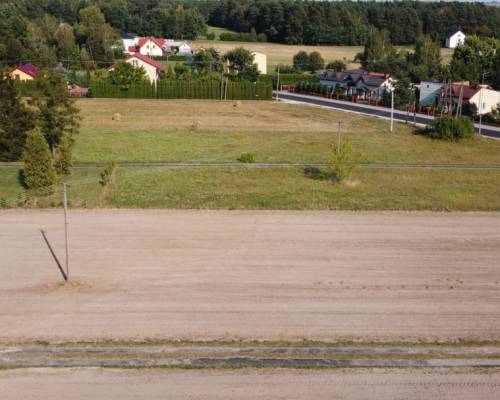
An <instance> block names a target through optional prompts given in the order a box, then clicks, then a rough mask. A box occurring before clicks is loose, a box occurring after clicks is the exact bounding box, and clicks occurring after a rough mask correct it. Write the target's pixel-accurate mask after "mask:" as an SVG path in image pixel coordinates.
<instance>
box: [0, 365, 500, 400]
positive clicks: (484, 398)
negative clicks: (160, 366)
mask: <svg viewBox="0 0 500 400" xmlns="http://www.w3.org/2000/svg"><path fill="white" fill-rule="evenodd" d="M0 392H1V395H2V396H1V397H2V400H18V399H23V400H31V399H36V400H49V399H50V400H52V399H58V398H64V399H65V400H77V399H78V400H80V399H95V400H101V399H102V400H104V399H106V400H109V399H120V400H123V399H148V400H150V399H165V398H175V399H191V400H193V399H203V400H209V399H252V400H255V399H257V400H259V399H328V400H334V399H343V400H351V399H352V400H359V399H370V400H378V399H380V400H382V399H383V400H386V399H392V400H398V399H401V400H403V399H404V400H413V399H439V400H465V399H467V400H469V399H478V400H479V399H481V400H493V399H498V398H499V397H500V371H499V370H497V369H493V370H491V369H490V370H484V371H481V370H479V371H478V370H430V369H425V368H424V369H417V370H413V369H403V370H386V369H378V370H365V369H351V370H333V371H294V370H276V371H269V370H264V371H263V370H238V371H224V370H223V371H217V370H215V371H214V370H211V371H172V370H110V369H105V370H101V369H33V370H12V371H0ZM62 393H63V394H64V395H61V394H62ZM61 396H62V397H61Z"/></svg>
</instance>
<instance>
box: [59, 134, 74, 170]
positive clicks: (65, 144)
mask: <svg viewBox="0 0 500 400" xmlns="http://www.w3.org/2000/svg"><path fill="white" fill-rule="evenodd" d="M72 151H73V141H72V140H71V138H70V137H69V136H68V135H64V137H63V138H62V140H61V143H59V146H57V148H56V157H55V159H54V167H55V169H56V171H57V173H58V174H59V175H71V169H72V168H73V154H72Z"/></svg>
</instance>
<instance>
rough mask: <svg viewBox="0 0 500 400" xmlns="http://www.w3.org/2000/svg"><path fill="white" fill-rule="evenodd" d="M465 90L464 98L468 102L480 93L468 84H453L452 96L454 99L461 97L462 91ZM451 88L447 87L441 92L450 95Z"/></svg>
mask: <svg viewBox="0 0 500 400" xmlns="http://www.w3.org/2000/svg"><path fill="white" fill-rule="evenodd" d="M462 88H463V93H462V98H463V99H464V100H468V99H470V98H471V97H473V96H474V95H475V94H476V93H477V92H479V89H478V88H473V87H470V86H469V85H468V84H461V83H452V84H451V95H452V97H460V91H461V90H462ZM449 90H450V86H449V85H446V86H443V87H442V88H441V92H442V93H443V94H444V93H449Z"/></svg>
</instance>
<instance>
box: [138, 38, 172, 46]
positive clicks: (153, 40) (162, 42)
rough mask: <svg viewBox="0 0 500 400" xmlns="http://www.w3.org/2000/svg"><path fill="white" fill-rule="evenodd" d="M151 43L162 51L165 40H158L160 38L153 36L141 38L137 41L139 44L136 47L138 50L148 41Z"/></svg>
mask: <svg viewBox="0 0 500 400" xmlns="http://www.w3.org/2000/svg"><path fill="white" fill-rule="evenodd" d="M150 40H151V41H152V42H154V43H156V44H157V45H158V46H160V47H161V48H162V49H163V46H165V42H166V40H165V39H160V38H155V37H154V36H150V37H142V38H140V39H139V42H138V43H137V46H138V47H139V48H141V47H142V46H144V45H145V44H146V43H147V42H149V41H150Z"/></svg>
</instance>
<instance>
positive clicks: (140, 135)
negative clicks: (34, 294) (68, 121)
mask: <svg viewBox="0 0 500 400" xmlns="http://www.w3.org/2000/svg"><path fill="white" fill-rule="evenodd" d="M77 104H78V106H79V107H80V109H81V112H82V117H83V121H82V127H81V133H80V134H79V135H78V136H77V137H76V143H75V158H76V162H77V163H82V162H83V163H103V162H108V161H116V162H160V161H161V162H181V161H182V162H235V161H236V158H238V157H239V156H240V155H241V154H242V153H245V152H251V153H253V154H255V156H256V159H257V161H261V162H285V163H286V162H290V163H292V162H293V163H304V164H307V163H324V162H327V161H328V159H329V156H330V153H331V146H332V144H333V142H334V141H335V138H336V131H337V121H341V122H342V125H341V129H342V135H343V137H348V138H349V139H350V140H351V142H352V143H353V145H354V146H355V147H356V149H359V150H361V151H363V152H364V153H365V158H366V161H367V162H387V163H401V162H408V163H470V164H477V163H500V141H494V140H489V139H484V138H474V139H470V140H465V141H462V142H458V143H449V142H441V141H435V140H431V139H429V138H427V137H423V136H419V135H416V134H415V132H414V129H413V128H412V127H411V126H406V125H404V124H396V131H395V133H392V134H391V133H389V132H388V122H387V121H385V120H381V119H377V118H371V117H365V116H360V115H356V114H349V113H343V112H339V111H333V110H326V109H322V108H315V107H307V106H299V105H289V104H283V103H275V102H239V103H233V102H217V101H160V100H116V99H114V100H107V99H97V100H91V99H85V100H80V101H78V103H77ZM116 112H120V113H121V115H122V118H121V120H120V121H113V120H112V116H113V114H114V113H116ZM193 123H195V124H194V125H195V126H196V129H193ZM100 172H101V171H100V169H98V168H90V169H77V170H75V172H74V174H73V176H71V177H70V178H69V181H70V183H71V190H70V191H71V194H70V201H71V204H72V206H78V207H147V208H150V207H159V208H231V209H240V208H243V209H247V208H248V209H252V208H256V209H264V208H269V209H370V210H372V209H397V210H464V211H465V210H500V171H492V170H427V169H425V170H424V169H417V170H409V169H392V170H367V169H361V170H358V171H357V172H356V173H355V174H354V175H353V176H352V177H351V179H349V181H348V182H347V183H346V184H343V185H335V184H333V183H332V182H331V181H330V180H328V179H324V178H322V174H318V173H315V172H314V171H313V172H312V173H311V172H306V171H304V170H303V169H300V168H294V167H290V168H285V169H245V168H243V169H230V168H222V169H209V168H200V169H195V168H186V169H177V170H172V169H161V168H157V167H150V168H126V167H119V168H118V172H117V175H116V180H115V183H114V184H113V185H112V187H111V188H109V190H108V191H107V192H106V193H103V192H102V190H101V187H100V185H99V183H98V182H99V173H100ZM18 176H19V171H18V168H17V167H8V168H5V167H4V168H1V169H0V201H1V203H0V204H2V205H5V204H4V203H5V202H6V203H7V206H9V207H15V206H23V205H24V206H28V207H51V206H58V205H60V193H56V194H54V195H52V196H49V197H36V196H29V193H27V192H26V191H25V190H24V189H23V187H22V185H21V184H20V182H19V179H18ZM2 199H3V201H2Z"/></svg>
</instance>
